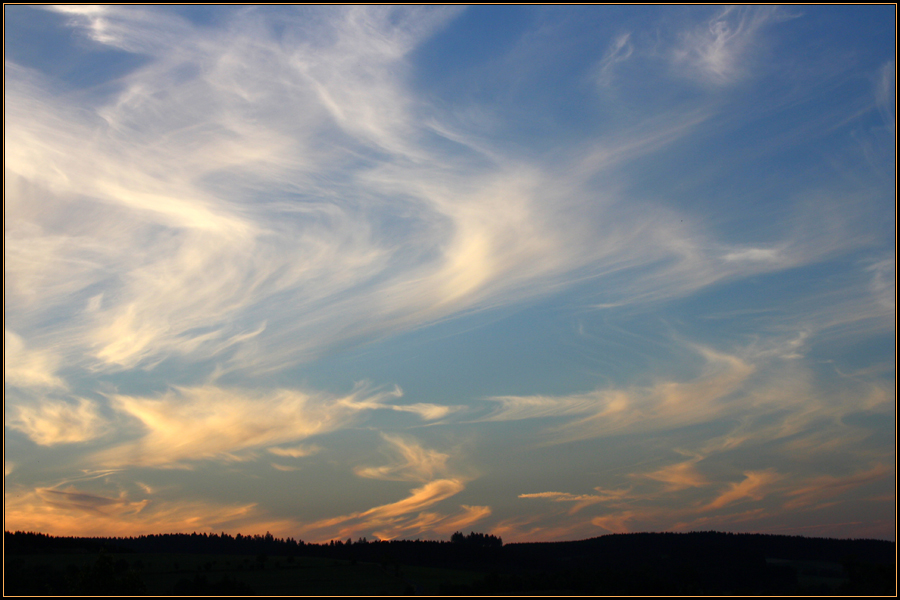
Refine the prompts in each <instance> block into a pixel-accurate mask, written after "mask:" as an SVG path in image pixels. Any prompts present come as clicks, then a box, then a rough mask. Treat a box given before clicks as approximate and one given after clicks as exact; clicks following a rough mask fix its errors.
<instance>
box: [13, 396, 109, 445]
mask: <svg viewBox="0 0 900 600" xmlns="http://www.w3.org/2000/svg"><path fill="white" fill-rule="evenodd" d="M7 410H8V411H10V413H11V414H7V417H6V426H7V427H11V428H13V429H16V430H18V431H21V432H22V433H24V434H25V435H27V436H28V438H29V439H31V441H33V442H34V443H36V444H40V445H41V446H54V445H57V444H74V443H79V442H86V441H89V440H93V439H95V438H97V437H99V436H101V435H103V434H104V433H106V432H108V431H109V430H110V422H109V421H108V419H107V418H105V417H104V416H103V415H102V413H101V412H100V409H99V406H98V405H97V403H96V402H93V401H91V400H88V399H86V398H78V399H77V402H68V401H65V400H52V399H44V400H41V401H38V402H35V403H29V404H22V405H19V406H14V407H9V408H8V409H7Z"/></svg>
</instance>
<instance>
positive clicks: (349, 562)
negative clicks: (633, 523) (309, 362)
mask: <svg viewBox="0 0 900 600" xmlns="http://www.w3.org/2000/svg"><path fill="white" fill-rule="evenodd" d="M4 545H5V547H4V561H5V577H4V582H3V583H4V593H5V595H144V594H146V595H253V594H258V595H320V594H325V595H396V594H426V595H468V594H477V595H485V594H496V595H500V594H523V593H530V594H543V595H561V594H568V595H572V594H584V595H630V594H659V595H688V594H701V595H713V594H715V595H723V594H726V595H744V594H754V595H760V594H771V595H776V594H779V595H780V594H802V595H824V594H839V595H891V596H893V595H895V592H896V590H895V582H896V576H895V573H896V554H895V544H894V543H893V542H886V541H880V540H836V539H822V538H803V537H791V536H778V535H758V534H727V533H718V532H696V533H681V534H676V533H636V534H621V535H607V536H603V537H599V538H592V539H588V540H582V541H577V542H553V543H525V544H506V545H504V544H503V543H502V541H501V540H500V538H497V537H494V536H491V535H484V534H479V533H471V534H469V535H462V534H461V533H457V534H454V536H453V538H452V540H451V541H450V542H433V541H419V540H416V541H398V540H394V541H389V542H377V541H376V542H369V541H366V540H365V539H364V538H363V539H359V540H357V541H356V542H353V541H352V540H347V541H346V542H331V543H329V544H306V543H303V542H302V541H296V540H293V539H290V538H288V539H278V538H274V537H273V536H271V535H269V534H266V535H264V536H259V535H256V536H241V535H240V534H238V535H237V536H230V535H227V534H221V535H216V534H213V535H208V534H196V533H194V534H190V535H187V534H169V535H151V536H141V537H136V538H61V537H52V536H48V535H44V534H39V533H24V532H16V533H10V532H6V533H5V535H4Z"/></svg>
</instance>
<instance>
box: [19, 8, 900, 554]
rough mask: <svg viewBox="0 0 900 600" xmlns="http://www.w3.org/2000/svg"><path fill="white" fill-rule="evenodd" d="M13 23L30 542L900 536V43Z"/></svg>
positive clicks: (147, 12)
mask: <svg viewBox="0 0 900 600" xmlns="http://www.w3.org/2000/svg"><path fill="white" fill-rule="evenodd" d="M4 11H5V20H6V24H7V25H6V27H7V29H6V32H7V36H6V48H5V51H6V52H5V56H6V61H5V65H4V73H5V98H4V100H5V110H6V113H5V114H6V118H5V127H4V136H5V137H4V157H5V162H4V290H5V302H4V306H5V322H4V331H5V334H4V373H5V379H4V383H5V385H4V391H5V464H6V468H5V473H6V474H5V483H6V486H5V490H6V497H5V517H6V527H7V529H12V530H16V529H20V530H41V531H45V532H47V533H53V534H65V535H78V534H82V535H117V534H139V533H154V532H163V531H221V530H228V531H232V532H238V531H241V532H243V533H245V534H253V533H260V532H262V531H266V530H268V531H271V532H272V533H273V534H274V533H277V534H279V535H284V536H293V537H300V538H303V539H306V540H310V541H320V540H328V539H332V538H341V539H343V538H346V537H348V536H352V537H354V538H355V537H362V536H369V537H380V538H397V537H419V538H429V537H431V538H448V537H449V536H450V535H451V534H452V533H453V532H454V531H456V530H463V529H465V530H467V531H468V530H469V529H475V530H479V531H484V532H489V533H494V534H497V535H501V536H503V538H504V540H506V541H524V540H554V539H579V538H587V537H592V536H596V535H601V534H604V533H609V532H620V531H641V530H673V531H683V530H690V529H720V530H728V531H760V532H767V533H791V534H794V533H797V534H799V533H802V534H815V535H829V536H841V537H879V538H886V539H893V537H894V530H895V521H894V516H893V515H894V506H895V497H894V492H893V489H894V479H895V454H894V437H895V428H894V424H893V423H894V418H895V407H894V406H895V399H896V397H895V392H894V387H895V368H894V364H895V357H896V354H895V343H894V336H895V331H896V329H895V320H896V304H895V292H896V284H895V269H896V258H895V244H894V239H895V226H894V220H895V216H896V208H895V201H894V199H895V194H896V184H895V161H896V156H895V146H896V134H895V127H896V125H895V120H896V119H895V109H894V107H895V70H896V69H895V57H894V55H895V45H894V38H895V33H896V32H895V29H894V23H895V19H894V16H895V15H894V8H893V7H890V6H884V7H862V8H853V7H812V8H809V7H804V8H802V9H791V8H781V7H749V8H748V7H731V8H722V7H649V8H648V7H643V8H640V9H630V8H624V7H560V8H557V7H512V8H501V7H469V8H463V7H341V8H333V7H293V8H282V7H263V6H250V7H242V6H233V7H231V6H228V7H194V6H172V7H154V6H147V7H117V6H96V7H94V6H63V7H30V6H9V7H5V9H4ZM85 515H90V516H91V518H90V519H85V518H84V517H85Z"/></svg>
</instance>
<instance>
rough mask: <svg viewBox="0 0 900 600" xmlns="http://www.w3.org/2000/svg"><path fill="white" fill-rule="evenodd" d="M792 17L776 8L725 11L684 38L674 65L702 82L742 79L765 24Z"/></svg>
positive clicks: (743, 8) (738, 8)
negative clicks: (750, 53) (749, 54)
mask: <svg viewBox="0 0 900 600" xmlns="http://www.w3.org/2000/svg"><path fill="white" fill-rule="evenodd" d="M785 18H789V17H787V16H786V15H785V13H784V10H783V9H778V8H776V7H750V8H747V7H736V6H730V7H727V8H724V9H722V10H721V11H720V12H719V13H718V14H717V15H715V16H714V17H713V18H711V19H709V21H707V22H705V23H703V24H702V25H699V26H697V27H696V28H693V29H690V30H688V31H685V32H683V33H682V35H681V40H680V43H679V45H678V46H677V47H676V48H675V49H674V50H673V52H672V60H673V63H674V64H675V65H676V66H678V67H680V68H683V69H685V72H686V73H687V74H689V75H691V76H694V77H697V78H699V79H701V80H702V81H705V82H709V83H713V84H716V85H722V84H727V83H731V82H732V81H734V80H735V79H737V78H739V77H740V76H741V75H742V74H743V72H744V69H745V68H746V64H747V62H748V61H749V59H750V57H749V56H748V53H749V52H751V51H752V50H754V46H756V45H757V44H758V37H759V34H760V32H761V30H762V28H763V27H765V26H766V25H768V24H770V23H772V22H777V21H780V20H783V19H785Z"/></svg>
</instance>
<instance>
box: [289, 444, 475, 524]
mask: <svg viewBox="0 0 900 600" xmlns="http://www.w3.org/2000/svg"><path fill="white" fill-rule="evenodd" d="M382 439H384V440H385V441H386V442H387V443H388V447H387V448H386V450H385V455H386V456H388V457H389V458H390V462H389V463H388V464H386V465H383V466H381V467H357V468H356V469H355V473H356V474H357V475H358V476H360V477H365V478H368V479H383V480H388V481H415V482H420V483H423V484H424V485H422V486H420V487H417V488H415V489H413V490H410V492H409V495H408V496H407V497H406V498H403V499H402V500H398V501H396V502H391V503H389V504H383V505H380V506H376V507H373V508H370V509H368V510H364V511H358V512H354V513H351V514H347V515H341V516H338V517H333V518H328V519H323V520H320V521H316V522H314V523H309V524H307V525H306V526H305V529H306V530H307V531H309V532H311V534H312V535H315V536H326V537H325V539H330V538H333V537H335V536H336V535H337V536H339V537H344V536H345V535H349V536H352V535H354V534H356V533H358V532H363V531H366V532H371V533H372V534H374V535H375V536H376V537H378V538H380V539H391V538H394V537H398V536H399V535H411V534H414V533H422V532H425V531H438V532H442V533H450V532H452V531H455V530H456V529H459V528H464V527H466V526H468V525H469V524H472V523H475V522H476V521H479V520H481V519H483V518H485V517H487V516H489V515H490V514H491V509H490V507H487V506H470V505H461V506H460V507H459V509H458V510H457V511H456V512H454V513H451V514H447V513H443V512H433V511H431V510H427V509H429V508H430V507H432V506H433V505H435V504H438V503H440V502H443V501H444V500H446V499H448V498H450V497H452V496H455V495H457V494H459V493H460V492H462V491H463V490H464V489H465V487H466V481H467V479H468V478H466V477H463V476H460V475H458V474H454V473H453V472H451V470H450V467H449V465H448V464H447V463H448V460H449V458H450V456H449V455H448V454H446V453H443V452H438V451H435V450H432V449H427V448H424V447H422V445H421V444H420V443H419V442H418V441H416V440H413V439H411V438H406V437H400V436H394V435H386V434H382ZM335 532H337V534H336V535H335Z"/></svg>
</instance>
